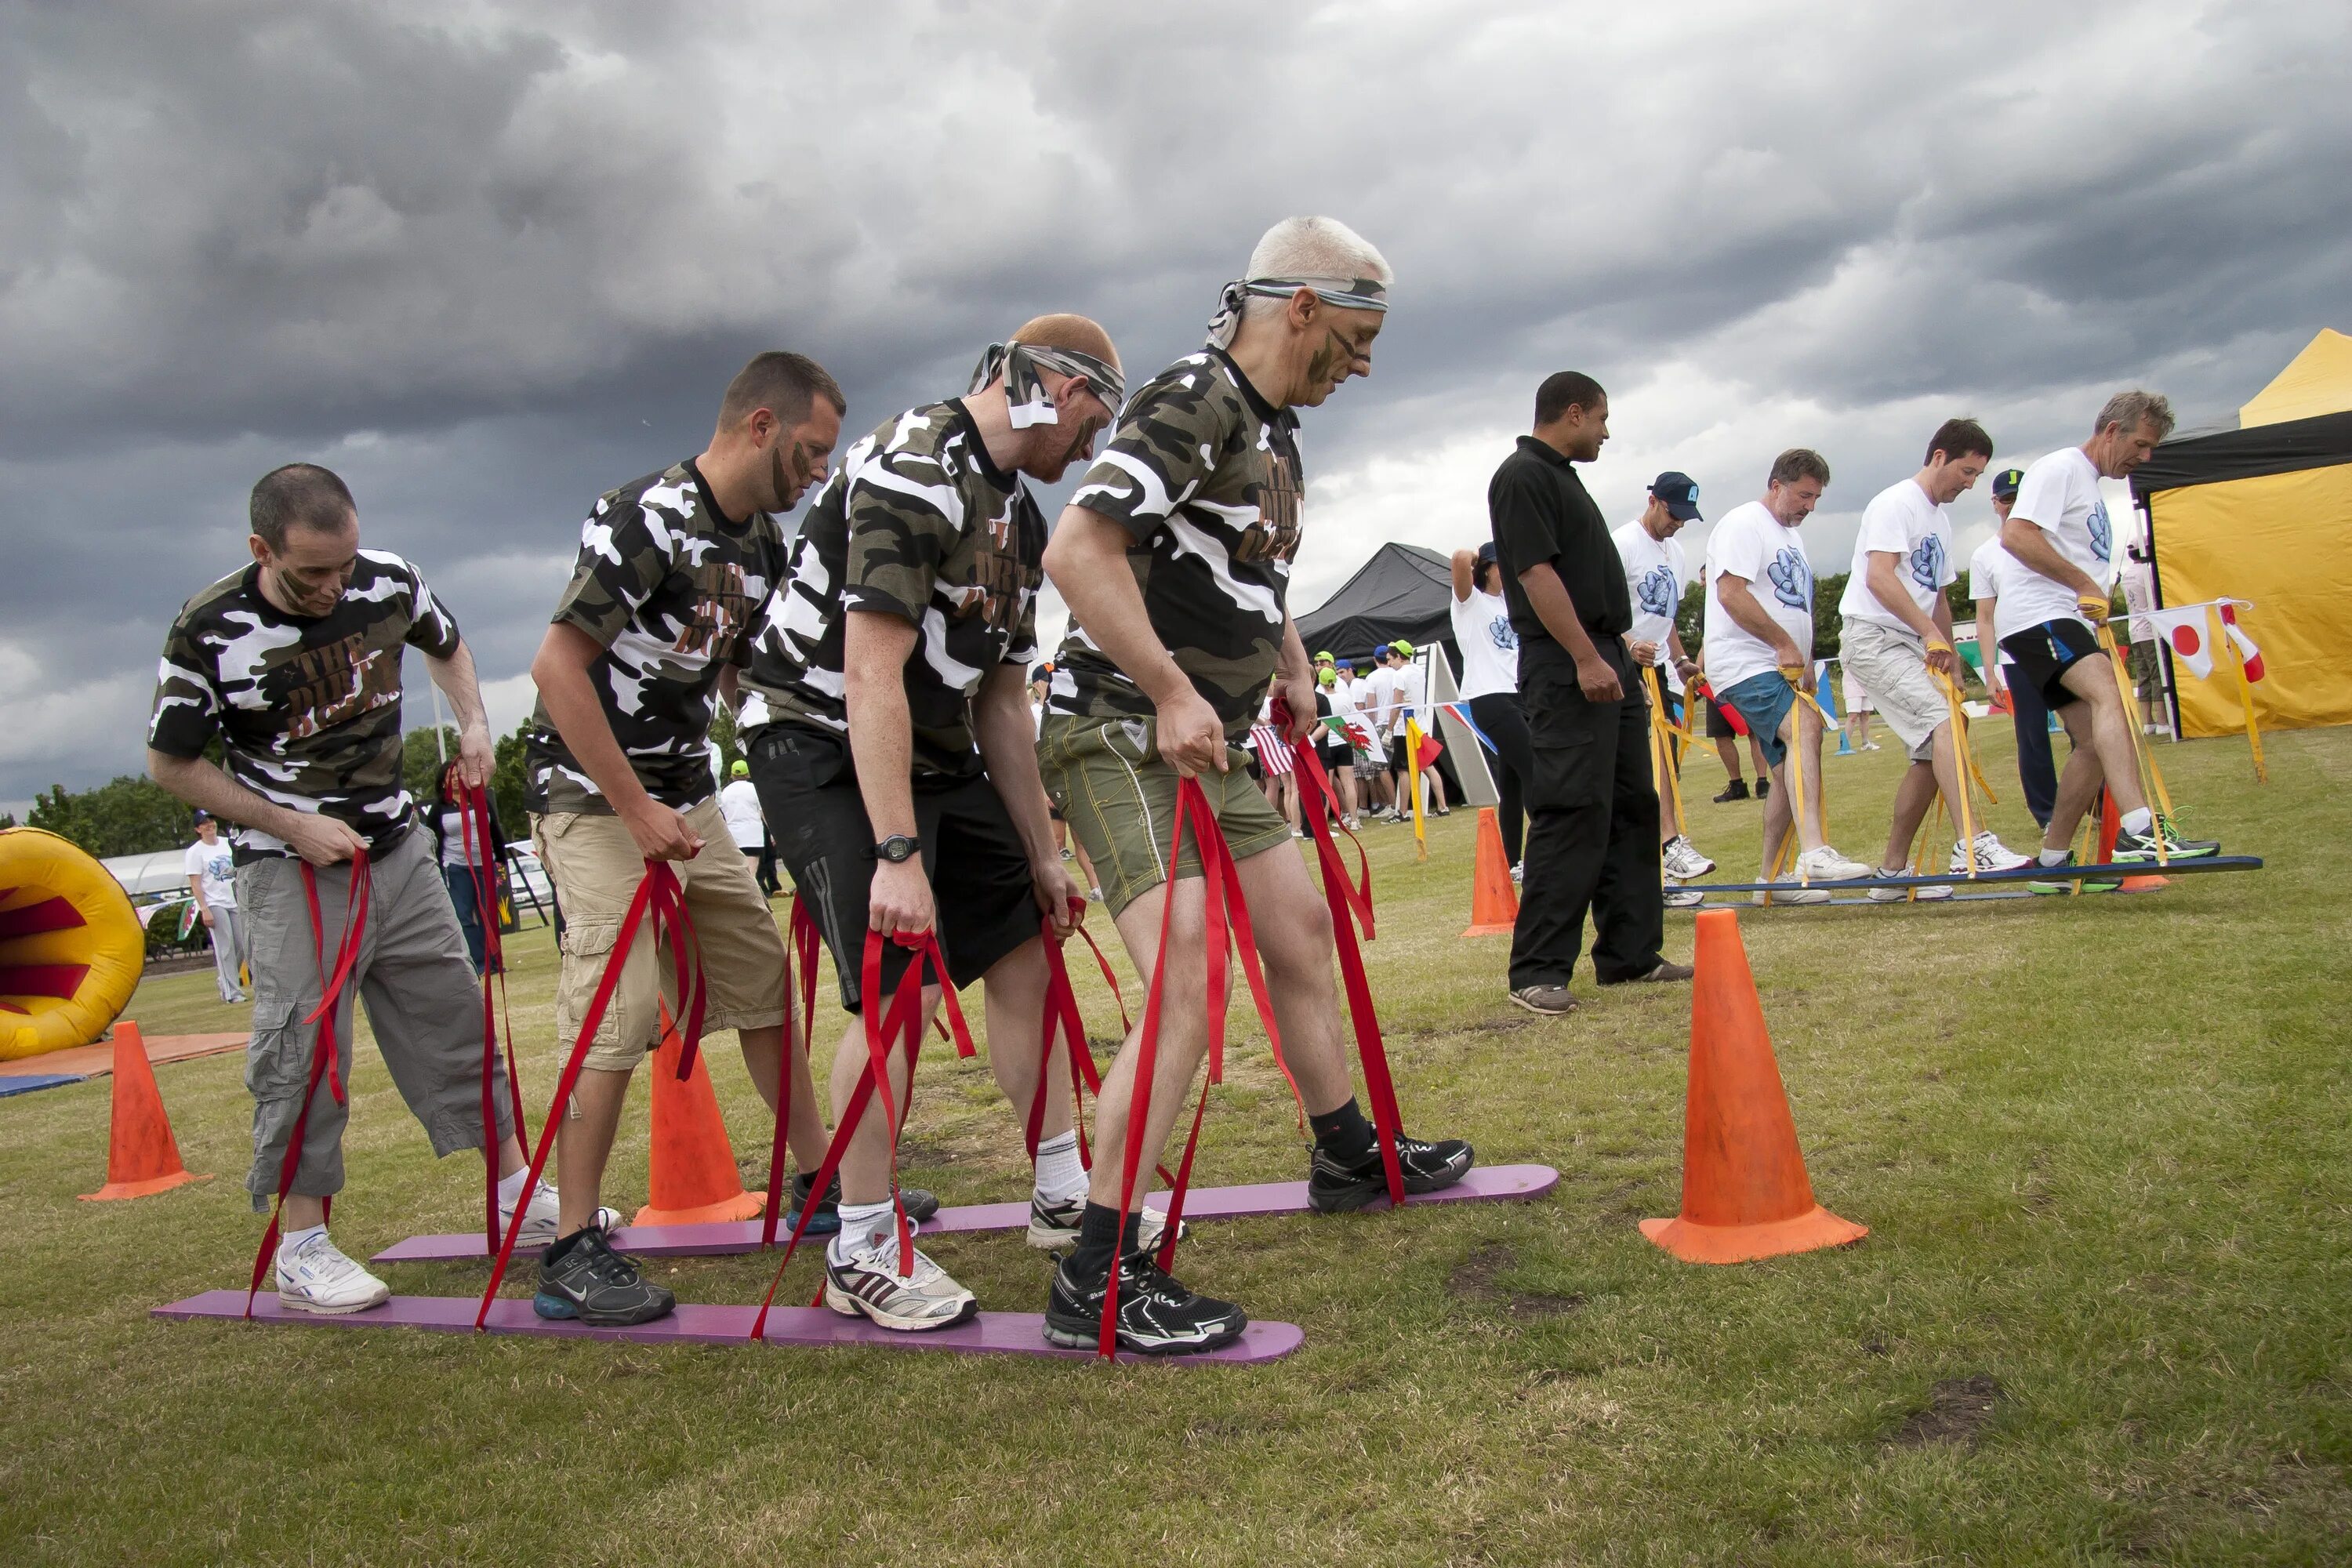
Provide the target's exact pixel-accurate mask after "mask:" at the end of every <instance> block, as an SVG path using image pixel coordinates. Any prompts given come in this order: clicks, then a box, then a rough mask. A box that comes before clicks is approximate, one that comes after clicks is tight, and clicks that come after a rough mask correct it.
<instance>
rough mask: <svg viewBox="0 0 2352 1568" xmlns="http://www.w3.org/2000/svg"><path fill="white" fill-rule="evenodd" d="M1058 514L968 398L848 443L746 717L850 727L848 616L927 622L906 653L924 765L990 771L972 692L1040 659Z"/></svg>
mask: <svg viewBox="0 0 2352 1568" xmlns="http://www.w3.org/2000/svg"><path fill="white" fill-rule="evenodd" d="M1044 563H1045V515H1044V514H1043V513H1042V512H1040V511H1039V510H1037V503H1036V501H1035V500H1033V499H1032V498H1031V496H1030V494H1029V489H1028V487H1027V486H1026V485H1025V484H1024V483H1023V482H1022V480H1021V476H1020V475H1019V474H1017V473H1016V474H1007V473H1004V472H1003V471H1001V470H1000V469H999V468H997V467H996V465H995V464H994V463H992V462H990V461H989V459H988V448H987V447H986V446H984V445H983V444H982V441H981V437H980V431H979V429H978V428H977V427H975V426H973V424H972V422H971V415H970V414H969V413H967V412H966V411H965V409H964V405H963V404H962V403H961V401H959V400H957V399H953V398H950V399H949V400H948V401H947V402H945V403H931V404H926V405H923V406H922V407H920V408H913V409H909V410H908V411H907V412H906V413H904V414H902V415H900V416H898V417H897V418H895V419H892V420H891V421H890V422H889V423H887V424H886V425H884V426H881V427H880V428H879V429H877V430H876V431H875V432H874V433H873V434H872V435H870V436H866V437H861V438H860V439H859V440H858V441H857V443H856V445H855V446H853V447H850V448H849V452H848V455H847V456H846V457H845V458H843V459H842V463H841V467H840V468H839V469H838V470H837V471H836V472H835V474H834V476H833V478H832V479H828V480H827V481H825V485H824V489H821V490H819V491H818V492H817V497H816V500H815V501H814V504H812V505H811V507H810V508H809V515H808V521H807V522H806V523H805V524H803V527H802V529H801V535H800V538H799V539H798V540H796V541H794V542H793V552H792V563H791V564H790V566H789V567H788V568H787V569H786V571H785V574H784V581H783V583H782V584H781V585H780V586H779V587H778V589H777V591H776V595H775V596H774V597H773V598H772V599H771V600H769V602H768V612H767V614H766V616H764V617H762V619H761V625H760V631H759V636H758V638H757V640H756V641H755V643H754V645H753V647H752V652H751V668H750V670H749V671H748V672H747V673H746V674H745V675H744V677H743V689H744V691H745V693H746V695H745V698H744V702H743V709H742V711H741V712H740V713H739V714H738V715H737V716H736V722H737V723H738V725H739V726H740V728H741V729H743V730H744V731H751V730H752V729H755V728H757V727H758V726H760V725H763V724H767V723H771V722H779V721H781V722H787V723H792V722H798V723H806V724H814V725H815V726H817V727H819V728H821V729H824V730H829V731H832V732H834V733H835V734H846V733H848V731H849V720H848V712H847V709H846V707H845V702H844V693H845V682H844V679H843V675H842V663H843V660H842V648H843V642H844V636H843V623H844V622H845V619H846V616H845V614H844V612H845V611H849V610H872V611H878V612H880V613H882V614H884V615H891V616H898V617H899V618H900V619H902V620H904V621H906V622H908V624H910V625H911V626H915V627H916V628H917V637H916V642H915V651H914V652H913V654H911V655H910V656H909V657H908V660H907V668H906V686H907V710H908V717H909V718H910V719H911V720H912V721H913V726H914V737H913V738H914V748H913V761H914V771H915V772H916V773H919V774H932V775H946V776H950V777H969V776H971V775H972V774H975V773H979V772H980V770H981V757H980V752H979V748H978V743H977V742H976V740H975V737H974V734H973V730H972V721H971V699H972V695H973V693H975V692H976V691H978V690H979V689H980V683H981V679H982V677H984V676H985V675H987V673H988V672H989V671H990V670H992V669H994V668H997V667H998V666H999V665H1005V664H1011V665H1019V666H1024V667H1025V666H1027V664H1028V663H1029V661H1030V660H1032V659H1034V658H1036V657H1037V590H1038V588H1039V586H1040V585H1041V584H1043V583H1044V582H1045V564H1044Z"/></svg>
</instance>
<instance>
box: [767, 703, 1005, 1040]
mask: <svg viewBox="0 0 2352 1568" xmlns="http://www.w3.org/2000/svg"><path fill="white" fill-rule="evenodd" d="M747 751H748V755H749V758H750V761H751V783H752V784H753V786H754V787H756V788H757V789H758V790H759V792H760V809H761V812H762V814H764V815H765V816H766V817H767V819H768V821H769V823H770V824H771V825H772V826H770V828H769V833H770V835H771V836H772V837H773V838H774V839H775V841H776V853H777V854H778V855H779V856H781V857H782V859H783V862H784V864H785V865H786V866H788V867H790V868H792V873H793V888H794V889H797V890H798V891H799V893H800V896H801V897H802V899H803V900H806V901H807V903H808V906H809V913H810V915H811V916H812V918H814V920H815V921H816V925H817V930H819V931H822V932H824V944H825V946H826V947H828V948H830V949H832V950H833V967H834V971H835V973H836V974H837V975H838V976H839V978H840V981H841V1005H842V1006H843V1007H844V1008H845V1009H846V1010H847V1011H849V1012H852V1013H855V1012H856V1011H857V1010H858V1008H859V1005H860V998H859V991H860V989H861V984H862V975H863V965H864V963H865V961H866V890H867V889H869V888H871V887H872V886H873V885H874V842H875V834H874V827H873V824H872V823H871V822H870V821H869V820H868V819H867V817H866V802H865V800H864V798H863V797H862V796H860V795H859V794H858V793H857V773H856V767H855V765H854V764H853V763H852V762H851V759H850V755H849V742H847V741H845V740H843V739H842V738H840V737H839V736H836V735H833V734H830V733H828V732H826V731H823V730H817V729H814V728H812V727H810V726H808V725H804V724H795V723H792V722H790V721H783V722H778V723H773V724H763V725H761V727H760V728H759V729H758V730H757V731H753V732H752V734H751V737H750V738H749V742H748V747H747ZM914 798H915V837H917V838H919V839H920V840H921V841H922V846H923V848H922V856H923V869H924V870H925V871H926V872H927V873H929V877H930V881H931V887H932V889H934V908H935V910H936V913H937V919H938V921H939V936H940V951H941V952H944V953H945V954H946V955H947V961H948V973H949V976H950V978H951V979H953V980H954V982H955V984H956V986H957V988H958V989H959V990H961V988H962V987H964V986H966V985H969V984H971V983H972V982H973V981H975V980H977V979H979V978H980V977H981V976H982V975H983V974H985V973H988V972H989V971H990V970H991V969H992V968H994V967H995V966H996V961H997V960H998V959H1000V958H1003V956H1004V955H1005V954H1007V953H1009V952H1013V950H1014V949H1016V948H1018V947H1020V946H1021V944H1022V943H1024V942H1029V941H1032V940H1034V938H1035V937H1036V936H1037V934H1038V927H1037V921H1038V910H1037V899H1036V894H1035V891H1034V884H1033V883H1032V881H1031V879H1030V876H1029V855H1028V852H1027V851H1026V850H1025V849H1024V848H1023V847H1022V845H1021V836H1020V835H1019V834H1018V833H1016V832H1014V831H1013V818H1012V816H1011V815H1010V814H1009V813H1007V812H1006V811H1005V809H1004V801H1003V798H1002V797H1001V796H999V795H997V793H996V786H995V785H994V784H991V783H989V782H988V775H986V774H985V773H979V774H975V775H973V776H972V777H971V778H958V779H940V778H933V777H929V776H926V775H918V776H917V777H916V779H915V781H914ZM913 957H914V954H913V952H912V951H911V950H909V949H908V948H905V947H901V946H900V945H898V943H897V942H891V943H888V944H887V946H885V947H884V948H883V950H882V984H884V985H885V986H886V987H888V988H893V989H895V988H896V987H897V985H898V979H899V976H901V975H902V974H904V973H906V971H907V965H908V963H910V962H912V960H913Z"/></svg>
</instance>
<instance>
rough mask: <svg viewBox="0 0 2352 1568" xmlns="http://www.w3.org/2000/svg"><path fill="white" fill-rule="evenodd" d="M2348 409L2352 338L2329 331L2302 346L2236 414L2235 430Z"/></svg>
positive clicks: (2351, 395)
mask: <svg viewBox="0 0 2352 1568" xmlns="http://www.w3.org/2000/svg"><path fill="white" fill-rule="evenodd" d="M2347 409H2352V338H2347V337H2346V336H2345V335H2344V334H2343V333H2342V332H2339V331H2336V330H2334V329H2333V328H2330V327H2322V328H2321V329H2320V330H2319V335H2318V336H2317V337H2315V338H2314V339H2312V340H2311V342H2308V343H2305V345H2304V348H2303V352H2302V353H2299V354H2297V355H2295V356H2294V358H2293V359H2291V360H2289V361H2288V362H2287V366H2286V368H2285V369H2284V370H2283V371H2281V372H2279V373H2278V374H2277V375H2275V376H2273V378H2272V379H2271V384H2269V385H2268V386H2265V387H2263V389H2262V390H2261V391H2260V392H2258V393H2256V394H2254V400H2253V401H2252V403H2249V404H2247V405H2244V406H2243V407H2242V408H2240V409H2239V410H2238V427H2239V428H2240V429H2242V430H2251V429H2252V428H2253V427H2254V426H2257V425H2283V424H2284V423H2285V422H2286V421H2288V420H2290V419H2309V418H2311V417H2312V416H2315V415H2319V414H2341V413H2343V412H2345V411H2346V410H2347Z"/></svg>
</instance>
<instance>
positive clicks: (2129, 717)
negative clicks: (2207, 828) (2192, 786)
mask: <svg viewBox="0 0 2352 1568" xmlns="http://www.w3.org/2000/svg"><path fill="white" fill-rule="evenodd" d="M2098 626H2099V646H2100V647H2102V648H2104V649H2105V650H2106V655H2107V668H2109V669H2110V670H2112V671H2114V673H2115V678H2116V696H2117V697H2119V698H2121V699H2122V700H2123V705H2124V714H2123V717H2124V730H2125V732H2126V733H2127V734H2128V735H2130V736H2131V744H2132V760H2133V761H2134V762H2136V763H2138V764H2139V769H2140V773H2141V779H2140V782H2141V783H2142V784H2145V785H2147V786H2148V794H2149V795H2151V796H2153V797H2154V802H2155V805H2156V808H2157V809H2158V811H2160V812H2162V813H2163V814H2164V816H2165V819H2166V822H2168V821H2170V819H2171V816H2172V794H2171V792H2170V791H2168V790H2167V789H2166V788H2165V787H2164V774H2163V773H2162V772H2160V771H2159V770H2158V767H2157V765H2156V757H2155V755H2154V753H2152V752H2149V751H2148V749H2147V735H2146V734H2145V733H2144V732H2142V731H2141V729H2140V727H2139V698H2138V697H2137V695H2136V694H2135V693H2134V692H2133V690H2132V684H2131V671H2130V670H2128V669H2127V668H2125V666H2124V655H2123V649H2121V648H2119V647H2116V628H2115V627H2113V626H2109V625H2108V624H2107V623H2106V622H2105V621H2101V622H2099V623H2098ZM2155 826H2156V834H2155V837H2156V863H2157V865H2158V867H2159V868H2161V867H2164V866H2166V865H2168V864H2169V863H2170V860H2169V857H2168V856H2167V854H2166V853H2165V823H2162V822H2159V823H2158V824H2156V825H2155ZM2094 842H2095V840H2094Z"/></svg>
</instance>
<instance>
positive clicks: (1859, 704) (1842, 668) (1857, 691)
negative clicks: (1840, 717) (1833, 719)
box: [1838, 659, 1878, 752]
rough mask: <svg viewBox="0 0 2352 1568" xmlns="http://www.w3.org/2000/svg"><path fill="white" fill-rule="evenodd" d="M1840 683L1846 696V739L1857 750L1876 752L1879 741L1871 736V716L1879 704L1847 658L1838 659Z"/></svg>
mask: <svg viewBox="0 0 2352 1568" xmlns="http://www.w3.org/2000/svg"><path fill="white" fill-rule="evenodd" d="M1838 684H1839V685H1840V686H1841V687H1842V688H1843V694H1844V697H1845V741H1846V744H1847V745H1849V746H1851V747H1853V749H1854V750H1855V751H1857V752H1874V751H1876V750H1878V742H1875V741H1874V740H1872V739H1871V738H1870V716H1871V715H1872V714H1873V713H1875V712H1877V711H1878V704H1877V703H1875V702H1873V701H1872V700H1870V688H1869V687H1867V686H1864V684H1863V683H1862V677H1860V676H1858V675H1856V674H1855V673H1854V672H1853V666H1852V665H1849V664H1848V663H1846V661H1845V660H1843V659H1840V660H1838Z"/></svg>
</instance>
